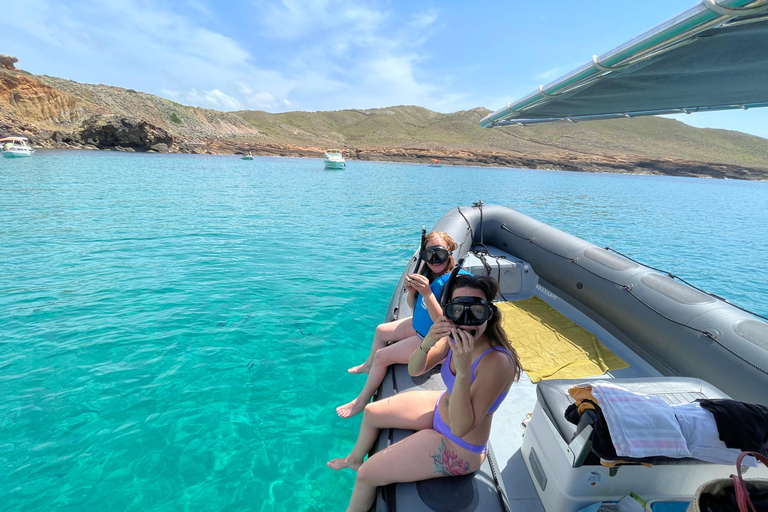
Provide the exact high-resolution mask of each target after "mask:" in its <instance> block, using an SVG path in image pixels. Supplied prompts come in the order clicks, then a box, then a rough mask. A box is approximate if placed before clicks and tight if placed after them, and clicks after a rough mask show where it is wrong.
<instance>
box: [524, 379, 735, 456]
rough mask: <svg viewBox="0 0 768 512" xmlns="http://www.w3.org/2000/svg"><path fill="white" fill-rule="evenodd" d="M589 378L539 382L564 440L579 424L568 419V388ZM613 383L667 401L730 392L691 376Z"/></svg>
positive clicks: (542, 401) (539, 393)
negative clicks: (566, 411)
mask: <svg viewBox="0 0 768 512" xmlns="http://www.w3.org/2000/svg"><path fill="white" fill-rule="evenodd" d="M586 382H589V381H585V380H583V379H560V380H545V381H541V382H539V383H538V384H537V386H536V395H537V399H538V401H539V403H540V404H541V407H542V409H543V410H544V412H545V414H546V415H547V416H548V417H549V420H550V421H551V422H552V423H553V424H554V425H555V427H556V428H557V430H558V432H559V433H560V435H561V436H562V438H563V441H565V442H566V443H569V442H570V441H571V440H572V439H573V437H574V436H575V435H576V425H574V424H573V423H571V422H569V421H568V420H566V419H565V414H564V413H565V410H566V409H567V408H568V406H569V405H571V404H572V403H574V400H573V398H572V397H571V395H569V394H568V389H570V388H571V386H575V385H577V384H583V383H586ZM610 382H611V383H612V384H616V385H617V386H622V387H624V388H626V389H628V390H629V391H632V392H633V393H642V394H645V395H654V396H657V397H659V398H661V399H662V400H664V401H665V402H667V403H668V404H670V405H672V404H682V403H690V402H693V401H695V400H698V399H700V398H730V397H729V396H728V395H726V394H725V393H723V392H722V391H720V390H719V389H717V388H716V387H714V386H713V385H711V384H709V383H708V382H705V381H703V380H701V379H695V378H690V377H645V378H634V379H611V380H610Z"/></svg>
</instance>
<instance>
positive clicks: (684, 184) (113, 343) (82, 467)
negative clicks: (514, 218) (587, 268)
mask: <svg viewBox="0 0 768 512" xmlns="http://www.w3.org/2000/svg"><path fill="white" fill-rule="evenodd" d="M429 183H439V184H440V185H439V186H438V187H434V188H437V189H439V192H434V191H432V190H430V189H428V188H427V187H426V184H429ZM478 199H482V200H483V201H485V202H486V203H488V204H492V203H496V204H502V205H505V206H509V207H511V208H515V209H517V210H519V211H521V212H523V213H525V214H527V215H530V216H532V217H534V218H537V219H539V220H542V221H544V222H548V223H550V224H552V225H554V226H555V227H558V228H560V229H563V230H565V231H568V232H570V233H572V234H574V235H577V236H580V237H581V238H584V239H586V240H589V241H591V242H593V243H596V244H597V245H600V246H606V245H607V246H610V247H612V248H615V249H617V250H620V251H622V252H623V253H625V254H627V255H628V256H630V257H632V258H635V259H638V260H640V261H642V262H644V263H647V264H649V265H652V266H656V267H659V268H663V269H666V270H670V271H673V272H674V273H676V274H678V275H680V276H682V277H684V278H686V279H687V280H688V281H689V282H691V283H692V284H694V285H696V286H699V287H701V288H703V289H706V290H708V291H711V292H713V293H717V294H719V295H721V296H723V297H725V298H727V299H729V300H731V301H732V302H735V303H736V304H738V305H740V306H743V307H747V308H749V309H752V310H753V311H755V312H757V313H760V314H763V315H768V274H766V272H765V269H766V268H767V267H768V254H767V253H766V240H768V223H767V222H765V219H766V216H768V183H750V182H740V181H721V180H701V179H698V180H697V179H687V178H664V177H651V176H627V175H608V174H582V173H565V172H556V171H528V170H525V171H524V170H509V169H488V168H460V167H456V168H454V167H442V168H429V167H427V166H417V165H406V164H389V163H373V162H349V164H348V168H347V170H346V171H343V172H324V171H322V161H321V160H313V159H280V158H256V160H254V161H252V162H247V161H241V160H239V159H238V158H236V157H230V156H220V157H217V156H190V155H144V154H124V153H109V152H78V151H68V152H65V151H40V152H38V153H37V154H36V155H35V156H34V157H33V158H30V159H20V160H13V161H7V160H6V161H0V242H1V243H0V432H2V436H0V475H2V477H1V478H0V496H3V500H2V503H1V504H0V510H115V511H123V510H137V511H171V510H174V511H175V510H195V511H201V510H246V509H247V510H256V511H282V510H296V511H299V510H318V509H327V510H337V509H343V507H344V506H345V505H346V503H347V500H348V497H349V492H350V490H351V487H352V484H353V482H354V476H353V474H352V473H351V472H341V473H338V472H334V471H331V470H330V469H327V468H326V467H325V462H326V461H327V460H328V459H330V458H332V457H335V456H340V455H344V454H346V453H347V452H348V451H349V449H350V448H351V446H352V443H353V442H354V439H355V436H356V433H357V428H358V426H359V421H360V418H354V419H351V420H341V419H338V418H337V417H336V415H335V411H334V408H335V406H337V405H339V404H341V403H344V402H346V401H348V400H350V399H351V398H353V396H354V394H356V392H357V391H358V390H359V387H360V386H362V383H363V377H361V376H351V375H348V374H347V373H346V368H348V367H349V366H351V365H353V364H357V363H359V362H361V361H362V360H363V359H364V358H365V356H366V354H367V351H368V348H369V345H370V339H371V336H372V333H373V330H374V328H375V326H376V324H377V323H378V322H379V321H381V319H382V318H383V316H384V313H385V310H386V307H387V304H388V302H389V298H390V295H391V293H392V291H393V288H394V285H395V283H396V281H397V278H398V276H399V274H400V272H401V271H402V268H403V265H404V264H405V262H406V261H407V259H408V258H409V257H410V255H411V254H412V253H413V250H414V249H415V247H416V246H417V245H418V241H419V232H420V229H421V226H422V225H425V226H426V227H427V228H428V229H429V227H431V226H432V224H433V223H434V222H435V221H437V220H438V219H439V218H440V217H441V216H442V215H443V214H444V213H445V212H446V211H448V210H449V209H451V208H453V207H455V206H457V205H469V204H470V203H472V202H473V201H475V200H478Z"/></svg>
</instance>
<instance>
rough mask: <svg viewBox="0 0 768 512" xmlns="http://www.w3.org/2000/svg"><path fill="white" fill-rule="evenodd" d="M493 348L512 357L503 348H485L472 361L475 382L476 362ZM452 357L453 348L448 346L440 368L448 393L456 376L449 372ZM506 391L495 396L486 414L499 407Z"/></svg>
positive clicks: (451, 390)
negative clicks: (446, 354)
mask: <svg viewBox="0 0 768 512" xmlns="http://www.w3.org/2000/svg"><path fill="white" fill-rule="evenodd" d="M494 350H495V351H497V352H504V353H505V354H507V355H508V356H509V357H512V354H510V353H509V352H508V351H507V350H506V349H504V348H495V347H491V348H489V349H488V350H486V351H485V352H483V353H482V354H480V357H478V358H477V359H475V361H474V362H473V363H472V382H475V370H477V364H478V363H479V362H480V360H481V359H482V358H483V357H485V354H487V353H489V352H492V351H494ZM452 357H453V349H452V348H450V349H448V357H446V358H445V362H444V363H443V367H442V368H441V369H440V376H441V377H442V378H443V382H444V383H445V387H446V388H448V393H449V394H451V393H453V383H454V382H455V381H456V376H455V375H454V374H453V372H451V358H452ZM507 393H509V390H507V391H505V392H503V393H502V394H500V395H499V396H498V397H497V398H496V401H495V402H493V404H492V405H491V408H490V409H488V414H490V413H492V412H496V409H498V408H499V406H500V405H501V402H503V401H504V399H505V398H506V397H507Z"/></svg>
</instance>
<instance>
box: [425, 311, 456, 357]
mask: <svg viewBox="0 0 768 512" xmlns="http://www.w3.org/2000/svg"><path fill="white" fill-rule="evenodd" d="M452 328H453V324H452V323H451V321H450V320H448V318H447V317H444V316H441V317H439V318H438V319H437V321H436V322H435V323H433V324H432V327H430V328H429V332H428V333H427V335H426V336H425V337H424V340H423V341H422V342H421V348H422V349H424V350H425V351H426V350H429V349H431V348H432V347H434V346H435V345H436V344H437V342H438V341H440V340H441V339H443V338H445V337H446V336H448V335H449V334H450V333H451V329H452Z"/></svg>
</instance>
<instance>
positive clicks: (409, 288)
mask: <svg viewBox="0 0 768 512" xmlns="http://www.w3.org/2000/svg"><path fill="white" fill-rule="evenodd" d="M411 275H412V274H408V275H407V276H405V289H406V291H407V292H408V293H416V288H414V287H413V282H412V281H411Z"/></svg>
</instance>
